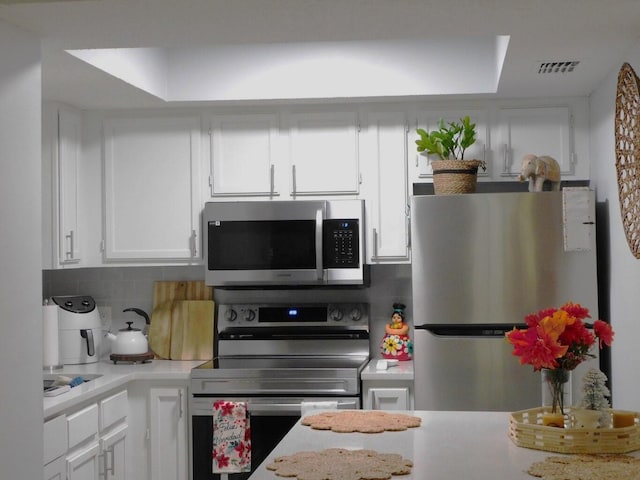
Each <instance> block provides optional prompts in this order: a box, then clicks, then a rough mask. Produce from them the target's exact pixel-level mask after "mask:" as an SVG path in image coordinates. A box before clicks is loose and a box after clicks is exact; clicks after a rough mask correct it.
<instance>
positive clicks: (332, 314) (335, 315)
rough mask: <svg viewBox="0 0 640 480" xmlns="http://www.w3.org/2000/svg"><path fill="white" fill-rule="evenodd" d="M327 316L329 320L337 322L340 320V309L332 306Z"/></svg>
mask: <svg viewBox="0 0 640 480" xmlns="http://www.w3.org/2000/svg"><path fill="white" fill-rule="evenodd" d="M329 318H330V319H331V320H334V321H336V322H339V321H340V320H342V310H339V309H337V308H334V309H333V310H331V311H330V312H329Z"/></svg>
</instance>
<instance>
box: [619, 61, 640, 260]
mask: <svg viewBox="0 0 640 480" xmlns="http://www.w3.org/2000/svg"><path fill="white" fill-rule="evenodd" d="M639 111H640V92H639V89H638V77H637V75H636V73H635V72H634V71H633V68H631V65H629V64H628V63H625V64H624V65H622V68H621V69H620V72H619V73H618V89H617V92H616V117H615V139H616V171H617V173H618V195H619V197H620V211H621V214H622V224H623V226H624V232H625V235H626V237H627V243H628V244H629V248H630V249H631V253H633V256H634V257H636V258H640V125H639V120H640V119H639V118H638V114H639Z"/></svg>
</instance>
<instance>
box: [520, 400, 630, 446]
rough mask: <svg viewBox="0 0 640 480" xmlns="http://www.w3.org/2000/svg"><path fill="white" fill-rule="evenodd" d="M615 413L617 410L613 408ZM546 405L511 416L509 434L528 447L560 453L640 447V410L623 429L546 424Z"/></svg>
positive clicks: (521, 444)
mask: <svg viewBox="0 0 640 480" xmlns="http://www.w3.org/2000/svg"><path fill="white" fill-rule="evenodd" d="M611 412H612V413H615V412H616V410H612V411H611ZM543 413H544V411H543V409H542V408H534V409H532V410H521V411H519V412H513V413H512V414H511V415H510V416H509V437H510V438H511V440H513V442H514V443H515V444H516V445H518V446H520V447H526V448H533V449H536V450H546V451H548V452H557V453H628V452H632V451H634V450H638V449H640V413H635V425H633V426H630V427H622V428H611V427H610V428H597V429H589V428H556V427H547V426H544V425H543V424H542V416H543Z"/></svg>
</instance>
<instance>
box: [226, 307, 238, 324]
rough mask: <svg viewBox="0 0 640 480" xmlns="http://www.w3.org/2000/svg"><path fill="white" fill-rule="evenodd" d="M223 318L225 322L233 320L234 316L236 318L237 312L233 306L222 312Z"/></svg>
mask: <svg viewBox="0 0 640 480" xmlns="http://www.w3.org/2000/svg"><path fill="white" fill-rule="evenodd" d="M224 318H225V320H227V322H233V321H234V320H235V319H236V318H238V314H237V313H236V311H235V310H234V309H233V308H230V309H228V310H227V311H226V312H224Z"/></svg>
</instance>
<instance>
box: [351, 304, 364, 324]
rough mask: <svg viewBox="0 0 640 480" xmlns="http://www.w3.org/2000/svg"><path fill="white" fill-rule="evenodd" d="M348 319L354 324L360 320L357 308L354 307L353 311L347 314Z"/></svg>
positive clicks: (360, 313) (359, 312)
mask: <svg viewBox="0 0 640 480" xmlns="http://www.w3.org/2000/svg"><path fill="white" fill-rule="evenodd" d="M349 317H350V318H351V320H353V321H354V322H357V321H358V320H360V319H361V318H362V312H361V311H360V309H359V308H357V307H356V308H354V309H353V310H351V312H350V313H349Z"/></svg>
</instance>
